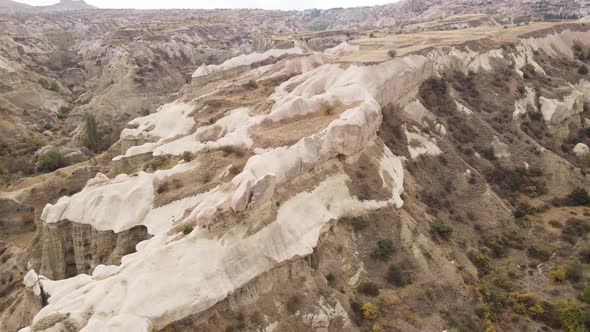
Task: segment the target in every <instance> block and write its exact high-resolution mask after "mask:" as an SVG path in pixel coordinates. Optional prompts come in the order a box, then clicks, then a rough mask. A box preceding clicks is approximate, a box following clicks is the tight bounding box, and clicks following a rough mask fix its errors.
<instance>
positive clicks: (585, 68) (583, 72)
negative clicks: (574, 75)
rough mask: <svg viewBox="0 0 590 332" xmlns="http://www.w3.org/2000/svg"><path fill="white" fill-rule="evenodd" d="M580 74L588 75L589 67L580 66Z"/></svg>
mask: <svg viewBox="0 0 590 332" xmlns="http://www.w3.org/2000/svg"><path fill="white" fill-rule="evenodd" d="M578 74H580V75H588V67H586V65H581V66H580V68H578Z"/></svg>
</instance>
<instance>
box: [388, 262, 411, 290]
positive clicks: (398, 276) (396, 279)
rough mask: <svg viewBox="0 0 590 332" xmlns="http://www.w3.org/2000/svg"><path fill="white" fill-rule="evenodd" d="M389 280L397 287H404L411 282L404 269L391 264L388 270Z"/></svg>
mask: <svg viewBox="0 0 590 332" xmlns="http://www.w3.org/2000/svg"><path fill="white" fill-rule="evenodd" d="M386 279H387V282H389V283H390V284H392V285H395V286H397V287H404V286H406V285H408V284H409V282H408V280H407V278H406V277H405V276H404V273H403V271H402V269H401V268H400V267H399V266H397V265H391V266H390V267H389V269H388V270H387V276H386Z"/></svg>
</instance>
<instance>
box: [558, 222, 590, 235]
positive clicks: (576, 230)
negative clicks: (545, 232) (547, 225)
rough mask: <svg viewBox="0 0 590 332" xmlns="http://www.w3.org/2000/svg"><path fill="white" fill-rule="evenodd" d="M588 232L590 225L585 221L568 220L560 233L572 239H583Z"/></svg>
mask: <svg viewBox="0 0 590 332" xmlns="http://www.w3.org/2000/svg"><path fill="white" fill-rule="evenodd" d="M588 232H590V224H589V223H588V222H587V221H584V220H581V219H576V218H570V219H568V220H567V221H566V222H565V227H564V228H563V230H562V233H563V234H565V235H569V236H572V237H578V236H579V237H583V236H585V235H586V234H588Z"/></svg>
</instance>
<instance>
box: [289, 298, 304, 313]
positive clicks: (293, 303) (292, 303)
mask: <svg viewBox="0 0 590 332" xmlns="http://www.w3.org/2000/svg"><path fill="white" fill-rule="evenodd" d="M300 305H301V298H300V297H299V295H293V296H291V297H290V298H289V299H288V300H287V311H288V312H289V313H290V314H294V313H296V312H297V310H298V309H299V306H300Z"/></svg>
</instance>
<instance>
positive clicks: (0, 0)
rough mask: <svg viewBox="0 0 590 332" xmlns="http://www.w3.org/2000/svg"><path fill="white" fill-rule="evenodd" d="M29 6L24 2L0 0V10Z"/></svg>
mask: <svg viewBox="0 0 590 332" xmlns="http://www.w3.org/2000/svg"><path fill="white" fill-rule="evenodd" d="M27 8H31V6H29V5H25V4H24V3H18V2H14V1H10V0H0V10H12V9H27Z"/></svg>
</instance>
